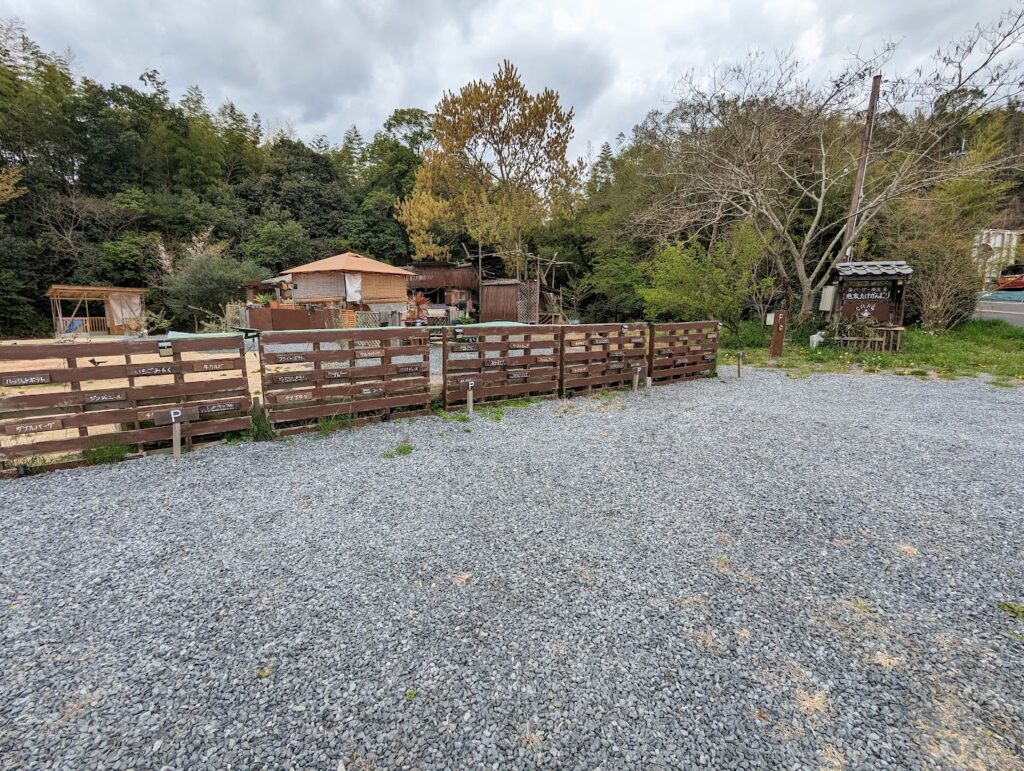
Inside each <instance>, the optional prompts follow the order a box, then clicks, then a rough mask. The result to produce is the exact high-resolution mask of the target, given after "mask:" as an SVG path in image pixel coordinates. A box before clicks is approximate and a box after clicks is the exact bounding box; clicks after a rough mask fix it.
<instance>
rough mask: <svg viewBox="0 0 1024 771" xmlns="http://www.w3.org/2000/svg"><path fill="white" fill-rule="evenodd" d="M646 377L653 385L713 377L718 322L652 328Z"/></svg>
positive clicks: (692, 322) (662, 325)
mask: <svg viewBox="0 0 1024 771" xmlns="http://www.w3.org/2000/svg"><path fill="white" fill-rule="evenodd" d="M649 337H650V349H649V352H648V361H649V363H650V364H649V370H648V374H649V375H650V377H651V379H652V380H653V381H654V382H655V383H665V382H671V381H675V380H692V379H694V378H700V377H711V376H713V375H714V374H715V364H716V359H717V351H718V322H716V321H690V322H686V323H683V324H651V325H650V332H649Z"/></svg>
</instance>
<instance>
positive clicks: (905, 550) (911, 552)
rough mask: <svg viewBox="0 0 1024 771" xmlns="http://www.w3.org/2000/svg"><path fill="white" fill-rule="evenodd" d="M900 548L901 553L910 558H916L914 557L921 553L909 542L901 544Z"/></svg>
mask: <svg viewBox="0 0 1024 771" xmlns="http://www.w3.org/2000/svg"><path fill="white" fill-rule="evenodd" d="M899 550H900V553H902V554H903V555H904V556H906V557H910V558H914V557H916V556H918V555H919V554H920V553H921V552H919V551H918V550H917V549H916V548H915V547H913V546H911V545H910V544H908V543H903V544H900V546H899Z"/></svg>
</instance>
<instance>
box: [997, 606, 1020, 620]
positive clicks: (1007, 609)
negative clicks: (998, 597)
mask: <svg viewBox="0 0 1024 771" xmlns="http://www.w3.org/2000/svg"><path fill="white" fill-rule="evenodd" d="M999 610H1001V611H1003V613H1008V614H1010V615H1011V616H1014V617H1015V618H1018V619H1020V620H1021V621H1024V605H1021V604H1020V603H1017V602H1001V603H999Z"/></svg>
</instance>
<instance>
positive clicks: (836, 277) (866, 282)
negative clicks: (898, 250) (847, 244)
mask: <svg viewBox="0 0 1024 771" xmlns="http://www.w3.org/2000/svg"><path fill="white" fill-rule="evenodd" d="M913 273H914V269H913V268H911V267H910V266H909V265H908V264H907V263H906V262H903V261H902V260H887V261H874V262H841V263H839V264H837V265H836V266H835V267H833V268H832V273H831V276H830V281H829V285H828V286H826V287H825V290H824V291H823V292H822V297H821V309H822V310H825V311H827V312H829V313H830V315H831V319H830V321H831V323H832V326H833V327H834V329H835V339H836V342H837V343H838V344H839V345H841V346H843V347H845V348H852V349H855V350H869V351H888V352H891V353H898V352H899V350H900V346H901V345H902V341H903V313H904V310H905V309H906V284H907V282H908V281H909V280H910V277H911V275H913Z"/></svg>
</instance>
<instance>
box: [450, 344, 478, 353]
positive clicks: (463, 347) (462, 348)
mask: <svg viewBox="0 0 1024 771" xmlns="http://www.w3.org/2000/svg"><path fill="white" fill-rule="evenodd" d="M478 350H480V349H479V348H478V347H477V346H476V345H474V344H472V343H456V344H455V345H453V346H452V351H453V352H455V353H469V352H471V351H478Z"/></svg>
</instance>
